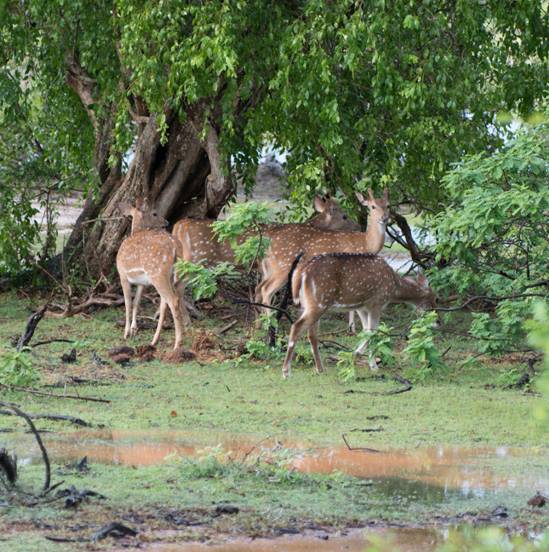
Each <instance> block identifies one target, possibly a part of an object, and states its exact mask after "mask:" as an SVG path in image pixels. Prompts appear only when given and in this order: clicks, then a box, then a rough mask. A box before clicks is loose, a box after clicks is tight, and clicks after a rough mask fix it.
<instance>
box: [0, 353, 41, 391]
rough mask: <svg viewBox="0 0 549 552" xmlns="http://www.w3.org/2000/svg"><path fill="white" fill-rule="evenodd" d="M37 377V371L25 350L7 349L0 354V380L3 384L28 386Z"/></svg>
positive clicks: (35, 380) (34, 381)
mask: <svg viewBox="0 0 549 552" xmlns="http://www.w3.org/2000/svg"><path fill="white" fill-rule="evenodd" d="M39 379H40V376H39V372H38V370H37V369H36V367H34V366H33V364H32V359H31V357H30V355H29V353H28V352H27V351H25V350H23V351H14V352H12V351H8V352H5V353H3V354H2V355H1V356H0V382H1V383H3V384H4V385H17V386H21V387H28V386H30V385H33V384H35V383H37V382H38V381H39Z"/></svg>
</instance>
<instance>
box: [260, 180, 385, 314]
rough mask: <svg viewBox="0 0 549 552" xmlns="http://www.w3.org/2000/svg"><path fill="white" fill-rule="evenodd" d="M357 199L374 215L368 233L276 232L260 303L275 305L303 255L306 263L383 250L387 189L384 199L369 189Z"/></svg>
mask: <svg viewBox="0 0 549 552" xmlns="http://www.w3.org/2000/svg"><path fill="white" fill-rule="evenodd" d="M356 197H357V199H358V201H359V202H360V203H361V204H362V205H364V206H365V207H367V208H368V210H369V213H370V216H369V219H368V228H367V231H366V232H333V231H326V230H322V229H318V228H311V227H308V228H306V229H304V228H298V227H296V226H295V225H287V227H285V228H282V229H280V230H275V231H274V232H273V233H272V235H271V244H270V247H269V249H268V250H267V254H266V255H265V258H264V259H263V261H262V263H261V272H262V275H263V279H262V281H261V282H260V283H259V285H258V286H257V288H256V292H255V301H256V303H262V304H264V305H270V304H271V298H272V296H273V295H274V294H275V293H276V292H277V291H278V290H279V289H280V288H281V287H282V286H283V285H284V284H285V283H286V282H287V281H288V275H289V273H290V269H291V267H292V263H293V261H294V260H295V258H296V257H297V256H298V255H299V254H300V253H302V254H303V257H304V258H303V260H306V259H310V258H311V257H314V256H315V255H320V254H322V253H331V252H342V253H345V252H347V253H378V252H379V251H381V249H382V248H383V244H384V243H385V228H386V226H387V221H388V220H389V192H388V190H385V191H384V192H383V197H382V198H375V197H374V194H373V192H372V190H371V189H368V198H365V197H364V196H363V195H362V194H361V193H360V192H356Z"/></svg>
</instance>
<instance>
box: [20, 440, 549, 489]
mask: <svg viewBox="0 0 549 552" xmlns="http://www.w3.org/2000/svg"><path fill="white" fill-rule="evenodd" d="M44 438H45V441H46V446H47V447H48V450H49V451H50V454H51V455H52V456H53V458H55V459H56V460H58V461H69V460H75V459H80V458H82V457H83V456H84V455H87V456H88V458H89V460H90V461H92V462H93V461H95V462H101V463H106V464H120V465H132V466H147V465H153V464H159V463H161V462H164V461H166V460H169V459H170V457H173V456H174V455H175V456H178V457H180V456H184V457H196V456H197V455H200V454H202V453H203V450H204V446H203V445H196V444H195V441H193V438H192V437H191V436H190V435H189V434H185V433H183V432H178V431H163V432H154V431H126V430H125V431H78V432H74V433H70V434H67V435H65V436H61V438H59V436H53V435H52V436H50V435H47V436H44ZM211 442H212V443H215V444H217V443H219V444H220V446H221V447H222V449H223V451H227V452H229V451H230V453H229V454H227V455H225V456H227V457H228V458H230V459H232V460H242V459H244V458H247V459H250V458H255V457H257V456H259V455H261V456H262V457H263V458H265V459H268V458H272V457H274V456H276V455H277V454H279V452H280V449H282V450H283V451H284V452H285V456H284V458H285V461H286V462H287V465H288V466H289V467H290V468H293V469H296V470H298V471H300V472H304V473H324V474H328V473H333V472H342V473H344V474H348V475H352V476H355V477H359V478H363V479H370V480H372V481H374V482H376V484H380V485H384V486H385V488H386V490H387V492H389V491H390V490H391V487H392V485H394V484H395V483H394V482H396V481H398V485H397V486H398V487H399V489H400V491H401V492H402V491H403V486H406V485H409V488H408V492H406V493H403V495H405V496H412V495H413V494H414V493H416V494H419V496H422V494H421V493H426V492H428V493H431V494H432V493H433V492H434V491H432V489H433V488H436V493H437V494H438V498H439V499H443V498H444V496H447V495H448V493H450V492H451V493H452V494H454V495H455V493H456V492H457V493H459V494H461V495H462V496H463V497H467V498H486V497H487V496H489V495H494V494H497V492H498V491H500V490H514V489H517V488H528V489H530V490H531V489H534V490H540V491H542V492H545V493H549V477H548V476H545V477H539V476H537V477H536V476H533V475H531V474H529V473H528V472H527V471H525V472H524V473H521V474H519V475H517V474H516V473H514V474H513V476H510V475H509V470H507V473H506V470H505V469H500V468H501V467H502V466H503V467H505V463H506V462H507V461H509V462H510V461H512V460H514V459H515V458H516V457H520V456H526V455H528V456H531V455H535V454H536V453H537V451H533V450H528V449H512V448H508V447H496V448H475V449H471V448H459V447H442V446H437V447H432V448H421V449H415V450H411V451H409V450H408V451H407V450H390V451H386V452H381V453H375V452H365V451H357V450H349V449H348V448H347V447H332V448H316V449H315V448H310V447H309V448H306V447H304V446H303V445H302V444H300V443H284V446H282V445H281V444H280V443H278V442H276V441H275V440H263V441H260V442H257V441H255V442H254V441H252V440H250V439H245V438H241V437H235V436H227V435H223V434H221V435H212V436H211ZM27 445H28V446H27V447H25V449H26V451H27V453H28V450H29V447H31V450H32V451H33V452H32V454H33V458H36V459H38V458H39V453H38V450H37V449H32V446H34V445H30V443H28V442H27ZM538 454H539V452H538ZM20 457H21V455H20ZM278 458H279V460H280V456H278ZM22 460H24V458H22ZM494 460H495V461H497V462H498V466H499V467H500V468H498V470H497V471H496V470H494V468H493V467H491V466H490V461H491V462H492V463H493V462H494ZM502 461H503V464H502ZM487 464H488V465H487ZM380 481H381V483H380ZM422 489H423V491H422ZM412 491H413V493H412Z"/></svg>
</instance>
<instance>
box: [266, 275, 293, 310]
mask: <svg viewBox="0 0 549 552" xmlns="http://www.w3.org/2000/svg"><path fill="white" fill-rule="evenodd" d="M287 279H288V275H287V274H284V275H283V276H282V277H276V276H274V275H272V276H270V277H269V278H268V279H267V280H266V281H265V282H264V284H263V288H262V289H261V296H262V297H261V303H263V304H264V305H270V304H271V299H272V297H273V295H274V294H275V293H276V292H277V291H278V290H279V289H280V288H281V287H282V286H283V285H284V284H285V283H286V280H287ZM270 310H271V309H267V308H266V309H264V311H266V312H269V311H270Z"/></svg>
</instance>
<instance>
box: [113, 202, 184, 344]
mask: <svg viewBox="0 0 549 552" xmlns="http://www.w3.org/2000/svg"><path fill="white" fill-rule="evenodd" d="M119 210H120V211H121V213H122V214H123V215H129V216H131V217H132V227H131V234H130V236H128V237H127V238H126V239H125V240H124V241H123V242H122V244H121V245H120V249H119V250H118V254H117V255H116V268H117V269H118V274H119V276H120V283H121V284H122V291H123V293H124V304H125V307H126V325H125V328H124V339H127V338H128V337H129V336H132V337H133V336H134V335H135V334H136V333H137V309H138V306H139V302H140V299H141V294H142V292H143V287H144V286H147V285H152V286H154V288H155V289H156V291H157V292H158V294H159V295H160V316H159V319H158V325H157V327H156V332H155V334H154V337H153V340H152V342H151V345H156V344H157V343H158V339H159V338H160V332H161V330H162V326H163V324H164V318H165V316H166V307H169V309H170V311H171V313H172V316H173V320H174V326H175V346H174V348H175V349H177V348H179V347H180V346H181V344H182V339H183V325H184V324H186V323H189V321H190V319H189V315H188V313H187V311H186V309H185V308H184V306H183V305H182V304H181V301H180V299H179V294H178V293H177V292H176V289H175V273H174V266H173V265H174V262H175V261H176V259H177V258H178V257H181V255H182V253H181V246H180V244H179V243H178V241H177V240H176V239H175V238H174V237H173V236H172V235H171V234H169V233H168V232H166V231H165V230H164V228H165V227H166V226H167V225H168V221H167V220H165V219H164V218H162V217H160V216H159V215H158V214H157V213H156V212H155V211H152V210H150V209H148V208H147V207H146V206H145V205H144V204H143V202H142V201H141V200H138V201H136V205H135V207H132V206H131V205H129V204H127V203H121V204H119ZM132 284H133V285H137V291H136V294H135V299H134V301H133V309H132V294H131V286H132ZM130 313H131V315H130Z"/></svg>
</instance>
